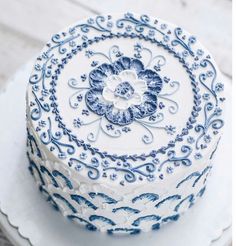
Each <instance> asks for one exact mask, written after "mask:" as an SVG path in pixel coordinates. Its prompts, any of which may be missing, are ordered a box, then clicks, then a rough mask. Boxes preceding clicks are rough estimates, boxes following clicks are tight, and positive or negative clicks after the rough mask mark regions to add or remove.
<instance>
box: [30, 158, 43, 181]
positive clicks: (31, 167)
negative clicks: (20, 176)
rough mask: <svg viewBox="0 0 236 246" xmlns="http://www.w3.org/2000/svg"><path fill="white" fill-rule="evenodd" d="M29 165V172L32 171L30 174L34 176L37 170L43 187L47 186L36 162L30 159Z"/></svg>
mask: <svg viewBox="0 0 236 246" xmlns="http://www.w3.org/2000/svg"><path fill="white" fill-rule="evenodd" d="M27 156H28V155H27ZM28 158H29V157H28ZM29 163H30V165H29V170H30V172H31V173H32V174H33V172H34V170H36V171H37V173H38V176H39V178H40V181H41V185H45V182H44V180H43V177H42V174H41V172H40V170H39V168H38V167H37V165H36V164H35V162H34V161H32V160H30V159H29Z"/></svg>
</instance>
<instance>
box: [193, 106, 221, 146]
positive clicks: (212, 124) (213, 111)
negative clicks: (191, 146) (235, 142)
mask: <svg viewBox="0 0 236 246" xmlns="http://www.w3.org/2000/svg"><path fill="white" fill-rule="evenodd" d="M221 114H222V109H221V108H219V107H214V105H213V103H212V102H208V103H206V104H205V106H204V123H203V124H197V125H196V126H195V128H194V129H195V131H196V132H199V133H200V132H201V134H200V135H199V136H198V138H197V140H196V148H197V149H200V148H201V146H202V145H200V140H201V139H202V138H203V136H205V135H206V133H207V132H208V130H209V128H212V129H213V130H214V131H217V130H219V129H220V128H222V127H223V126H224V121H223V120H222V119H220V118H218V117H219V116H220V115H221Z"/></svg>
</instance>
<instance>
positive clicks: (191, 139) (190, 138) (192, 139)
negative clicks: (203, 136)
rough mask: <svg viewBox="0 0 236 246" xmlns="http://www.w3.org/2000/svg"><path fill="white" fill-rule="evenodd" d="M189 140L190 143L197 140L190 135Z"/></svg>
mask: <svg viewBox="0 0 236 246" xmlns="http://www.w3.org/2000/svg"><path fill="white" fill-rule="evenodd" d="M187 141H188V143H190V144H192V143H194V142H195V139H194V138H193V137H188V138H187Z"/></svg>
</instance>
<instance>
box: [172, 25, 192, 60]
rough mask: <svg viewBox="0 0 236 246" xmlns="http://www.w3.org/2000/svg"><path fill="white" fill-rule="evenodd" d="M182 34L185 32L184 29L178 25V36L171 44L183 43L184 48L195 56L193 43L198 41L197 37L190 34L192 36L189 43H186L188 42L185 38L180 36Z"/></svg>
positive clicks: (176, 30) (176, 34)
mask: <svg viewBox="0 0 236 246" xmlns="http://www.w3.org/2000/svg"><path fill="white" fill-rule="evenodd" d="M182 34H183V30H182V29H181V28H180V27H177V28H176V29H175V36H176V39H175V40H173V41H172V42H171V44H172V45H173V46H176V45H178V44H180V45H182V46H183V48H184V49H186V50H187V51H188V52H189V53H190V55H192V56H194V52H193V50H192V48H191V45H193V44H194V43H195V42H196V38H195V37H193V36H190V37H189V38H188V43H186V42H185V41H184V40H183V38H181V37H180V36H181V35H182Z"/></svg>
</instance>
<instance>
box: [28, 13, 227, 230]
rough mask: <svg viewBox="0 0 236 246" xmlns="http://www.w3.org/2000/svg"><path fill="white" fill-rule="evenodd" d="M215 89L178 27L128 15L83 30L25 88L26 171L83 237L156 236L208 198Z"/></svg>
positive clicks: (48, 57)
mask: <svg viewBox="0 0 236 246" xmlns="http://www.w3.org/2000/svg"><path fill="white" fill-rule="evenodd" d="M223 89H224V85H223V83H222V78H221V75H220V73H219V71H218V69H217V67H216V65H215V62H214V60H213V59H212V57H211V55H209V53H208V51H207V50H206V49H205V48H204V47H203V46H202V45H201V44H200V43H199V42H198V41H197V40H196V38H195V37H194V36H192V35H190V34H189V33H187V32H185V31H184V30H182V29H181V28H179V27H176V26H174V25H172V24H169V23H166V22H164V21H162V20H159V19H154V18H149V17H148V16H146V15H141V16H139V15H133V14H129V13H128V14H125V15H119V14H118V15H114V16H111V15H108V16H96V17H92V18H89V19H88V20H83V21H80V22H78V23H77V24H75V25H73V26H71V27H70V28H68V29H66V30H65V31H63V32H61V33H59V34H56V35H54V36H53V37H52V40H51V41H50V42H49V43H48V44H47V46H46V47H45V48H44V50H43V51H42V53H41V55H39V56H38V58H37V61H36V64H35V67H34V71H33V73H32V76H31V77H30V81H29V87H28V92H27V128H28V157H29V160H30V170H31V171H32V173H33V174H34V176H35V178H36V180H37V183H38V185H39V187H40V190H41V191H43V192H44V193H45V194H47V195H48V197H49V200H50V201H51V202H52V203H53V204H54V206H56V207H59V208H60V210H61V211H62V213H63V214H64V215H65V216H67V217H69V218H71V219H74V220H77V221H79V222H80V223H85V224H86V225H87V228H88V229H91V230H95V229H99V230H101V231H108V232H110V233H112V232H128V233H137V232H139V231H141V230H142V231H148V230H150V229H158V228H159V227H160V225H161V224H162V223H165V222H167V221H171V220H177V219H178V217H179V214H181V213H182V212H184V211H185V210H186V209H188V208H189V207H191V206H192V205H193V204H194V202H195V201H196V200H197V199H198V198H199V197H201V196H202V194H203V193H204V191H205V184H206V177H207V176H208V174H209V172H210V170H211V168H212V166H211V159H212V156H213V154H214V152H215V150H216V148H217V144H218V141H219V139H220V135H221V128H222V126H223V125H224V122H223V111H222V109H223V104H224V101H225V98H224V93H223Z"/></svg>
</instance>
